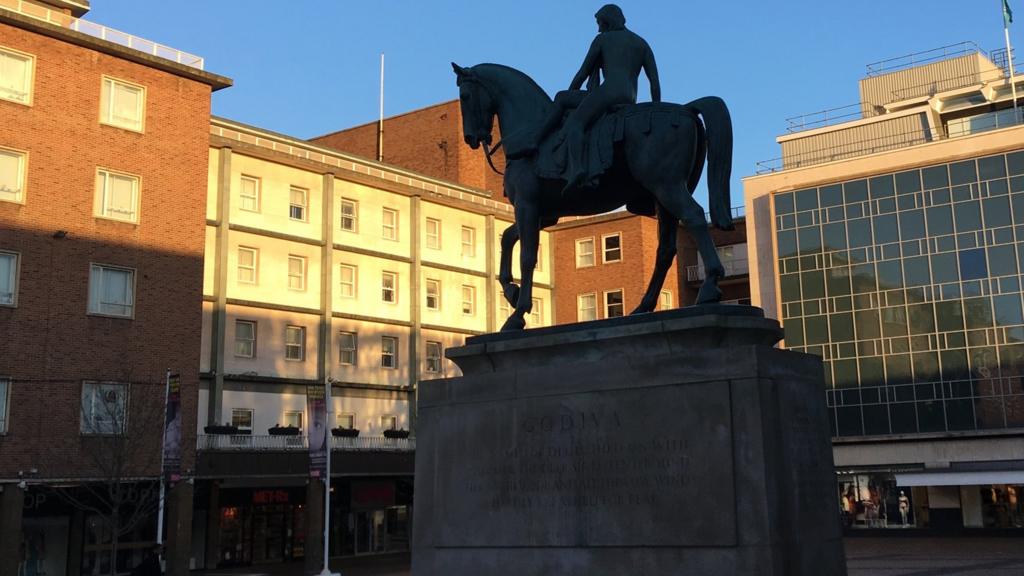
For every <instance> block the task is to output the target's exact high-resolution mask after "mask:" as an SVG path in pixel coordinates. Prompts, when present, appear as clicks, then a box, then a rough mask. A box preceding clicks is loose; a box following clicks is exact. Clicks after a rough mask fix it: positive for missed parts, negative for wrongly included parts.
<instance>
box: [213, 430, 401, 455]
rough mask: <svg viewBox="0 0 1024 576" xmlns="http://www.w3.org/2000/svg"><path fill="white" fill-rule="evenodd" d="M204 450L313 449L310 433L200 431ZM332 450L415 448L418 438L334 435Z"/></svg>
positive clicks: (281, 450) (289, 450) (378, 450)
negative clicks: (277, 434)
mask: <svg viewBox="0 0 1024 576" xmlns="http://www.w3.org/2000/svg"><path fill="white" fill-rule="evenodd" d="M196 444H197V448H198V449H199V450H200V451H216V452H232V451H234V452H291V451H296V452H302V451H305V450H309V444H308V442H307V438H306V436H270V435H262V434H238V435H228V434H200V435H199V436H198V438H197V442H196ZM331 450H333V451H336V452H412V451H415V450H416V439H415V438H384V437H383V436H359V437H356V438H343V437H336V436H332V437H331Z"/></svg>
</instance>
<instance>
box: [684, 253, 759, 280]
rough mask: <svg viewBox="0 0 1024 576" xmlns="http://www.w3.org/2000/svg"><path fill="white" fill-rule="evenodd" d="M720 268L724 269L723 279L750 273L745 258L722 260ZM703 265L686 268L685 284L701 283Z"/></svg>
mask: <svg viewBox="0 0 1024 576" xmlns="http://www.w3.org/2000/svg"><path fill="white" fill-rule="evenodd" d="M722 267H724V268H725V277H726V278H729V277H731V276H742V275H744V274H749V273H750V266H749V264H748V263H747V259H746V258H736V259H733V260H722ZM704 276H705V274H704V265H703V264H694V265H693V266H687V267H686V281H687V282H701V281H703V280H704Z"/></svg>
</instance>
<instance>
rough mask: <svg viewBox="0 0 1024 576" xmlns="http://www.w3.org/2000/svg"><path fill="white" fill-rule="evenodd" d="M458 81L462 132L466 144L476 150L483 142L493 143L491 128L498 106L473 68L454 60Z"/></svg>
mask: <svg viewBox="0 0 1024 576" xmlns="http://www.w3.org/2000/svg"><path fill="white" fill-rule="evenodd" d="M452 69H454V70H455V76H456V78H457V80H456V83H457V84H458V86H459V106H460V107H461V109H462V133H463V134H464V135H465V139H466V144H469V147H470V148H472V149H474V150H476V149H477V148H479V147H480V143H481V142H483V143H485V144H487V145H490V143H491V128H492V126H494V114H495V113H496V111H497V110H496V108H495V106H494V99H493V98H492V97H491V94H490V93H489V92H488V91H487V88H486V87H485V86H484V85H483V83H482V82H481V81H480V78H479V76H477V75H476V73H474V72H473V70H472V69H471V68H463V67H461V66H459V65H458V64H456V63H455V62H452Z"/></svg>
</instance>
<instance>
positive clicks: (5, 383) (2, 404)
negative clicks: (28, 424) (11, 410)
mask: <svg viewBox="0 0 1024 576" xmlns="http://www.w3.org/2000/svg"><path fill="white" fill-rule="evenodd" d="M10 395H11V379H10V378H0V434H6V433H7V407H8V406H10V402H9V401H8V398H9V397H10Z"/></svg>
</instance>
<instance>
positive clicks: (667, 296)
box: [658, 290, 672, 310]
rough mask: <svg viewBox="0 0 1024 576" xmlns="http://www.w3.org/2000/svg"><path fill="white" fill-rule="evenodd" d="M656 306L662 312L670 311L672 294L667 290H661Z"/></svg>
mask: <svg viewBox="0 0 1024 576" xmlns="http://www.w3.org/2000/svg"><path fill="white" fill-rule="evenodd" d="M658 304H659V306H660V308H661V309H662V310H671V309H672V292H670V291H668V290H662V291H661V296H660V297H659V298H658Z"/></svg>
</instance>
